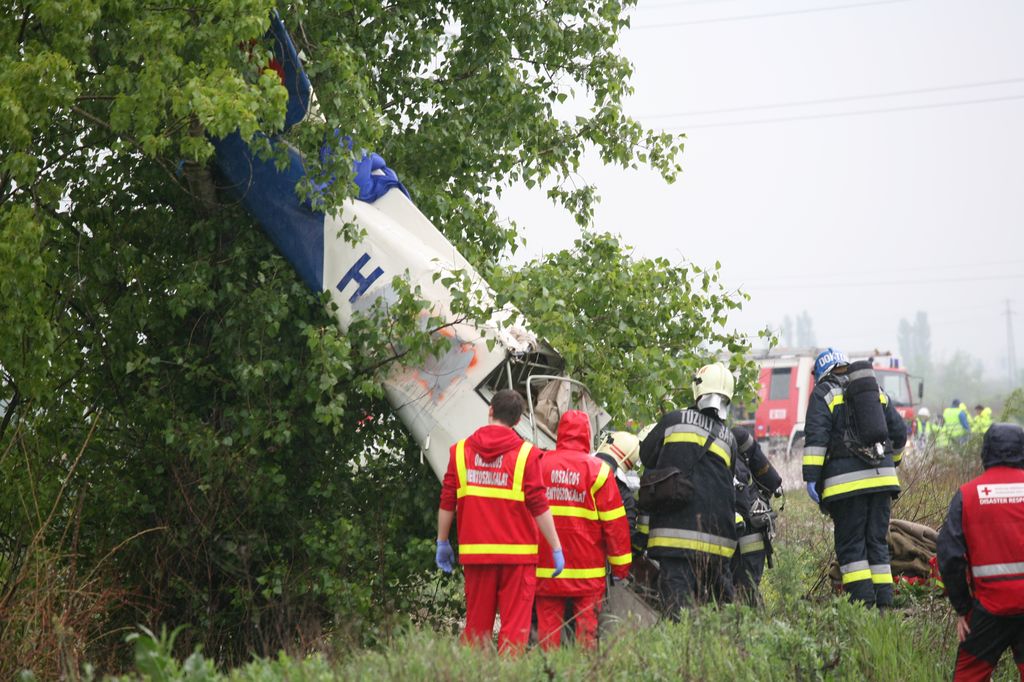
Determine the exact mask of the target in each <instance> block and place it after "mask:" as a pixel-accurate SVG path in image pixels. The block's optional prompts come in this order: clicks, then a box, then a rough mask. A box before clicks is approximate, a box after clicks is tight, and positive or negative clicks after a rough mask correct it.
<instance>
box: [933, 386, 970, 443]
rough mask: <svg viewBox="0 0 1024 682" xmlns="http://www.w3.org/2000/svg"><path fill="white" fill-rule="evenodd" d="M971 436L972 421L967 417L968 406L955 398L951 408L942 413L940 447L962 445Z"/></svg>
mask: <svg viewBox="0 0 1024 682" xmlns="http://www.w3.org/2000/svg"><path fill="white" fill-rule="evenodd" d="M970 435H971V421H970V418H969V417H968V416H967V406H966V405H964V404H963V403H962V402H960V400H959V399H957V398H954V399H953V402H952V403H950V405H949V407H947V408H946V409H945V410H943V411H942V432H941V434H940V437H939V438H938V440H937V442H938V444H939V445H941V446H944V447H949V446H950V445H962V444H963V443H964V442H966V440H967V437H968V436H970Z"/></svg>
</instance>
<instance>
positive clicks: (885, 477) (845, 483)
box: [821, 467, 900, 500]
mask: <svg viewBox="0 0 1024 682" xmlns="http://www.w3.org/2000/svg"><path fill="white" fill-rule="evenodd" d="M899 484H900V479H899V477H897V476H896V469H895V468H894V467H881V468H879V469H862V470H860V471H851V472H850V473H848V474H840V475H838V476H830V477H829V478H826V479H825V485H824V491H823V492H822V493H821V499H823V500H824V499H826V498H829V497H834V496H836V495H843V494H845V493H852V492H855V491H858V490H870V489H872V488H888V487H889V486H897V487H899Z"/></svg>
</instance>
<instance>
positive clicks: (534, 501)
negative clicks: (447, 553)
mask: <svg viewBox="0 0 1024 682" xmlns="http://www.w3.org/2000/svg"><path fill="white" fill-rule="evenodd" d="M449 453H450V454H449V458H448V471H447V473H445V475H444V481H443V482H442V484H441V504H440V507H441V509H444V510H446V511H454V512H455V520H456V523H457V533H458V541H459V545H458V546H459V562H460V563H463V564H535V563H537V550H538V536H539V535H540V533H539V532H538V530H537V523H536V521H534V517H535V516H539V515H540V514H543V513H544V512H545V511H547V509H548V503H547V499H546V498H545V495H544V486H543V485H542V484H541V480H540V466H539V461H538V460H539V452H538V450H537V449H536V448H535V447H534V446H533V444H531V443H529V442H526V441H524V440H523V439H522V438H520V437H519V434H517V433H516V432H515V431H513V430H512V429H510V428H509V427H507V426H502V425H500V424H490V425H488V426H484V427H481V428H479V429H477V430H476V431H475V432H474V433H473V435H472V436H470V437H469V438H467V439H465V440H462V441H459V442H458V443H455V444H454V445H452V446H451V449H450V451H449ZM549 553H550V552H549Z"/></svg>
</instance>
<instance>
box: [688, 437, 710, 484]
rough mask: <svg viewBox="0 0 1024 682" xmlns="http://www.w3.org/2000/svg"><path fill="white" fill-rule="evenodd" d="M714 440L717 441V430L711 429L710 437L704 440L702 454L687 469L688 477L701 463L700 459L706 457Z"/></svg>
mask: <svg viewBox="0 0 1024 682" xmlns="http://www.w3.org/2000/svg"><path fill="white" fill-rule="evenodd" d="M714 442H715V432H714V431H709V432H708V439H707V440H706V441H704V449H703V450H701V453H700V456H699V457H698V458H697V459H695V460H693V464H691V465H690V468H689V469H687V470H686V477H687V478H689V477H690V475H691V474H692V473H693V470H694V469H696V468H697V465H698V464H700V461H701V460H702V459H704V455H706V454H708V451H709V450H710V449H711V444H712V443H714Z"/></svg>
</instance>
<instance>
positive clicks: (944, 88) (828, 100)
mask: <svg viewBox="0 0 1024 682" xmlns="http://www.w3.org/2000/svg"><path fill="white" fill-rule="evenodd" d="M1012 83H1024V78H1003V79H1000V80H992V81H977V82H974V83H962V84H960V85H940V86H936V87H933V88H915V89H912V90H890V91H889V92H878V93H871V94H864V95H845V96H842V97H823V98H821V99H807V100H801V101H796V102H780V103H778V104H755V105H751V106H742V107H729V108H726V109H699V110H695V111H677V112H674V113H669V114H650V115H647V116H637V118H640V119H645V120H650V119H656V118H677V117H679V116H706V115H708V114H730V113H736V112H739V111H762V110H765V109H785V108H789V107H803V106H812V105H816V104H833V103H835V102H852V101H855V100H865V99H881V98H885V97H899V96H902V95H923V94H925V93H929V92H948V91H950V90H964V89H969V88H986V87H992V86H996V85H1010V84H1012Z"/></svg>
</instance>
